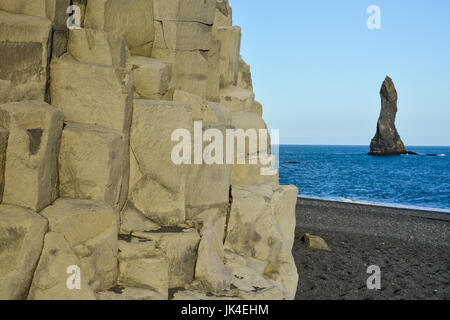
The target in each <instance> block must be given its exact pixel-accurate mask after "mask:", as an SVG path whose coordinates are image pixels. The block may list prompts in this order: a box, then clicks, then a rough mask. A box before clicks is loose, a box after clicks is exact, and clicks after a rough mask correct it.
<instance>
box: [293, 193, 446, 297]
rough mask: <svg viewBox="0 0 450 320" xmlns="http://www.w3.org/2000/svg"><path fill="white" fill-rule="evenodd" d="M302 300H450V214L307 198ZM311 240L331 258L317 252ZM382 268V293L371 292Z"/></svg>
mask: <svg viewBox="0 0 450 320" xmlns="http://www.w3.org/2000/svg"><path fill="white" fill-rule="evenodd" d="M296 214H297V228H296V231H295V244H294V249H293V254H294V258H295V260H296V264H297V268H298V271H299V286H298V289H297V295H296V299H300V300H301V299H347V300H348V299H450V214H446V213H438V212H430V211H420V210H409V209H399V208H389V207H381V206H369V205H362V204H353V203H341V202H332V201H323V200H313V199H304V198H299V199H298V201H297V208H296ZM305 233H310V234H312V235H317V236H320V237H322V238H323V239H324V240H325V241H326V242H327V244H328V245H329V247H330V248H331V251H323V250H317V249H311V248H309V247H307V246H306V244H305V243H303V242H302V241H301V238H302V236H303V235H304V234H305ZM370 265H378V266H379V267H380V269H381V289H380V290H369V289H367V286H366V281H367V278H368V277H369V276H370V274H367V267H368V266H370Z"/></svg>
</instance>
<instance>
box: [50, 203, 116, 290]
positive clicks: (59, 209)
mask: <svg viewBox="0 0 450 320" xmlns="http://www.w3.org/2000/svg"><path fill="white" fill-rule="evenodd" d="M42 215H43V216H44V217H45V218H47V219H48V222H49V229H50V231H52V232H57V233H60V234H61V235H63V236H64V238H65V239H66V240H67V242H68V244H69V245H70V247H71V248H72V251H73V252H74V253H75V254H76V255H77V256H78V258H79V259H80V265H79V266H80V269H81V274H82V276H83V278H84V279H85V280H86V282H87V283H89V285H90V287H91V288H92V289H93V290H95V291H98V290H105V289H108V288H110V287H111V286H113V285H114V283H115V280H116V278H117V252H118V243H117V234H118V215H117V213H116V212H115V211H114V210H113V209H112V208H111V207H110V206H109V205H107V204H106V203H104V202H101V201H91V200H73V199H58V200H56V201H55V203H53V204H52V205H50V206H48V207H47V208H46V209H45V210H43V211H42Z"/></svg>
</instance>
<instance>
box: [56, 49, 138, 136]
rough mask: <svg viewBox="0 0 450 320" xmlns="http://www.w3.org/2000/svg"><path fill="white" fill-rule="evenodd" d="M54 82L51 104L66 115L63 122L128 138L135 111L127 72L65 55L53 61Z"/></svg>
mask: <svg viewBox="0 0 450 320" xmlns="http://www.w3.org/2000/svg"><path fill="white" fill-rule="evenodd" d="M51 79H52V81H51V88H50V90H51V99H52V105H53V106H55V107H56V108H58V109H59V110H61V111H62V112H63V113H64V121H69V122H78V123H84V124H94V125H99V126H102V127H105V128H110V129H115V130H117V131H119V132H122V133H124V135H125V136H127V134H128V132H129V128H130V123H131V116H132V111H133V90H132V88H133V79H132V77H131V75H130V72H129V71H128V70H126V69H124V68H114V67H109V66H104V65H98V64H93V63H81V62H78V61H76V60H75V59H73V58H71V57H70V56H67V55H66V56H64V57H62V58H61V59H54V60H53V62H52V68H51ZM68 79H70V81H69V80H68Z"/></svg>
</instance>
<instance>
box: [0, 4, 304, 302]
mask: <svg viewBox="0 0 450 320" xmlns="http://www.w3.org/2000/svg"><path fill="white" fill-rule="evenodd" d="M70 4H74V5H77V6H79V7H80V9H81V25H82V29H71V30H69V29H68V28H67V26H66V21H67V18H68V14H67V11H66V10H67V7H68V6H69V5H70ZM240 46H241V29H240V27H238V26H233V25H232V9H231V7H230V5H229V3H228V0H128V1H124V0H72V1H70V0H34V1H26V0H0V202H1V201H3V203H8V204H14V205H18V206H21V207H26V208H31V209H32V210H28V209H25V208H20V207H15V206H12V205H6V204H0V298H5V299H24V298H28V299H99V300H125V299H127V300H128V299H134V300H155V299H172V298H173V299H206V300H208V299H253V300H257V299H266V300H267V299H292V298H293V295H294V292H295V289H296V286H297V279H298V275H297V270H296V268H295V264H294V262H293V258H292V254H291V249H292V244H293V241H294V227H295V203H296V198H297V193H298V191H297V188H295V187H293V186H279V185H278V175H277V172H276V171H272V172H269V171H270V170H268V169H270V167H271V163H270V161H269V162H267V159H266V161H265V163H263V162H262V161H261V160H263V159H261V157H260V156H261V155H265V154H266V153H268V152H269V151H270V137H267V139H264V136H261V135H262V134H264V132H265V131H266V129H267V126H266V124H265V122H264V120H263V119H262V105H261V104H260V103H258V102H256V101H255V94H254V92H253V84H252V77H251V73H250V66H249V65H248V64H247V63H246V62H245V61H244V60H243V58H242V57H241V56H240ZM30 99H31V100H32V101H30ZM44 101H45V102H51V104H52V106H54V107H52V106H50V105H48V104H46V103H45V102H44ZM63 121H64V122H63ZM233 130H234V132H233ZM237 132H241V133H243V135H242V136H241V137H237V136H236V133H237ZM233 134H234V136H233ZM229 135H230V136H229ZM253 135H255V136H256V137H257V136H259V138H258V139H257V140H256V141H253V142H256V144H255V145H254V146H252V145H249V142H250V141H249V140H250V138H255V137H254V136H253ZM222 138H223V139H222ZM229 139H230V140H229ZM258 140H259V141H258ZM231 141H232V142H234V149H233V146H231V145H230V146H229V145H228V143H231ZM181 142H185V144H183V143H181ZM238 146H241V147H242V148H238ZM221 151H223V154H221ZM230 151H234V154H231V152H230ZM238 151H239V154H238ZM177 152H178V153H177ZM227 152H228V153H230V154H228V155H227ZM181 155H183V156H185V157H181ZM189 157H190V159H189V160H190V161H189V160H187V163H186V162H184V161H186V159H187V158H189ZM258 157H259V159H258ZM180 159H183V160H184V161H180ZM241 160H244V161H241ZM189 162H190V163H191V164H189ZM267 173H269V174H267ZM3 190H4V192H3V199H2V191H3ZM59 197H61V198H59ZM58 198H59V199H58ZM37 212H39V213H37ZM47 230H48V232H47ZM78 285H80V286H81V287H80V288H78V289H77V288H76V287H77V286H78ZM74 287H75V288H74Z"/></svg>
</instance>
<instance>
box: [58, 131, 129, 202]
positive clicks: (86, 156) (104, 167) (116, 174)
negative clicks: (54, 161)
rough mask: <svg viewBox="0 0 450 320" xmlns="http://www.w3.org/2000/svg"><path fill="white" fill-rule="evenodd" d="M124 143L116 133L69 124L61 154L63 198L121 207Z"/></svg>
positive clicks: (60, 187)
mask: <svg viewBox="0 0 450 320" xmlns="http://www.w3.org/2000/svg"><path fill="white" fill-rule="evenodd" d="M124 150H125V141H124V138H123V136H122V134H121V133H120V132H118V131H116V130H112V129H107V128H102V127H100V126H95V125H85V124H78V123H67V124H66V126H65V127H64V130H63V135H62V139H61V150H60V154H59V180H60V182H59V190H60V195H61V197H65V198H73V199H92V200H101V201H105V202H106V203H108V204H110V205H111V206H115V207H118V206H119V200H120V198H119V197H120V189H121V185H122V183H123V180H124V178H123V177H124V176H125V173H124V171H125V170H126V169H125V164H126V161H125V160H126V159H125V157H126V156H128V154H126V155H125V154H124Z"/></svg>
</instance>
